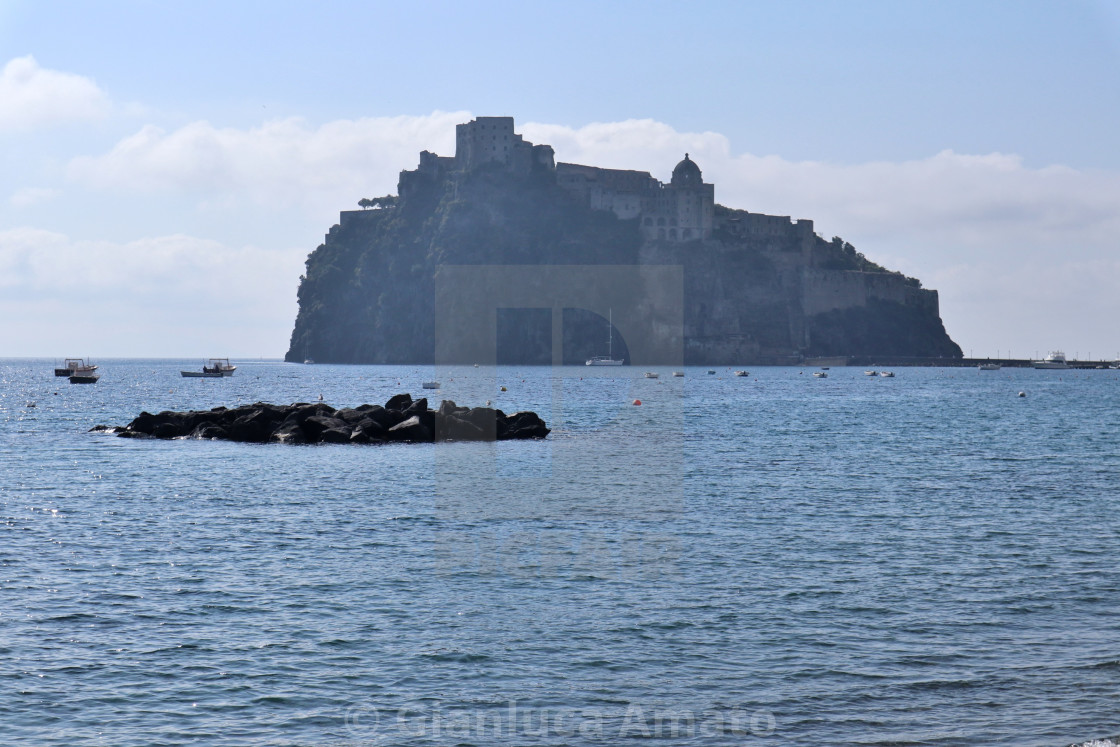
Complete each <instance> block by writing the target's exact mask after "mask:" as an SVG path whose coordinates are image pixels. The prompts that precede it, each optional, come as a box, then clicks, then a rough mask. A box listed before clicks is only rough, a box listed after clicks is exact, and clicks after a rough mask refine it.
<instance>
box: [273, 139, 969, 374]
mask: <svg viewBox="0 0 1120 747" xmlns="http://www.w3.org/2000/svg"><path fill="white" fill-rule="evenodd" d="M472 124H473V123H472ZM510 127H511V129H512V124H511V125H510ZM516 137H518V139H519V136H516ZM528 145H530V146H531V144H528ZM545 147H547V146H545ZM539 148H541V146H535V149H539ZM534 152H537V151H536V150H534ZM546 155H547V156H548V158H539V159H537V160H532V161H523V162H521V163H520V164H519V167H518V168H511V167H510V166H509V165H508V164H507V163H503V162H501V161H500V160H494V161H490V162H482V163H477V162H473V163H472V164H471V166H470V168H469V169H468V168H459V167H457V164H456V161H455V159H453V158H439V157H435V156H432V154H427V153H425V154H422V158H421V168H420V169H417V170H416V171H408V172H404V173H402V175H401V182H400V185H399V191H400V197H399V199H394V198H378V199H376V200H366V201H364V204H367V205H368V204H375V205H379V206H380V207H378V208H377V209H371V210H356V211H347V212H343V213H342V214H341V218H340V221H339V223H338V224H337V225H335V226H333V227H332V228H331V230H330V232H329V233H328V234H327V236H326V240H325V242H324V243H323V244H322V245H320V246H319V247H318V248H317V249H316V250H315V251H314V252H312V253H311V255H310V256H309V257H308V259H307V272H306V275H305V276H304V277H303V278H301V283H300V288H299V315H298V317H297V319H296V323H295V329H294V331H293V332H292V338H291V346H290V348H289V350H288V353H287V355H286V357H285V358H286V360H289V361H303V360H305V359H312V360H315V361H316V362H338V363H416V364H421V363H433V362H446V363H453V362H464V363H465V362H480V361H478V360H474V361H471V360H461V361H456V360H446V359H441V360H438V361H437V358H439V356H438V355H437V352H436V351H437V336H438V334H439V333H438V332H437V328H440V324H439V323H437V316H439V315H440V314H443V315H444V316H447V315H448V313H451V312H448V311H447V310H448V309H456V308H457V307H456V306H455V304H454V303H453V302H450V301H448V300H447V299H446V298H445V296H446V295H447V294H448V293H452V294H454V293H456V292H459V291H460V290H462V289H458V288H456V287H455V286H454V284H452V285H449V284H448V283H446V282H444V283H441V282H440V278H441V273H446V272H447V268H462V267H463V266H467V267H475V268H478V269H480V270H482V271H483V275H484V276H487V277H492V278H493V282H494V288H492V289H490V288H488V289H486V290H485V293H491V294H496V295H502V294H503V292H504V291H503V286H502V283H503V282H505V283H507V284H508V283H509V282H513V281H506V280H503V279H502V278H503V277H512V276H508V275H505V274H504V273H506V272H507V271H508V270H509V268H510V267H535V268H539V269H540V270H541V273H540V276H541V277H545V278H547V277H549V276H550V274H555V275H556V276H560V275H565V273H563V272H559V271H556V272H553V271H552V270H550V269H549V268H551V267H557V266H560V267H568V268H576V267H578V268H580V269H581V271H583V272H584V275H583V277H594V275H595V268H596V267H601V268H604V269H606V268H612V269H618V268H620V267H631V268H662V267H665V266H670V267H679V268H681V274H680V277H681V278H682V280H681V282H680V285H681V287H680V288H679V289H678V290H679V295H680V301H679V304H677V305H675V306H673V305H672V304H670V306H673V308H671V309H669V310H668V311H666V309H664V308H662V309H661V312H660V313H662V314H663V315H665V314H667V315H668V316H670V317H671V316H673V315H675V316H676V317H677V318H676V319H675V320H673V319H669V320H668V321H667V322H665V323H662V322H661V321H657V322H656V323H654V324H651V325H649V327H648V332H643V335H646V334H649V335H654V336H656V335H660V334H664V335H666V336H670V337H671V336H675V338H674V340H675V343H674V344H675V347H674V345H670V346H668V348H665V347H662V348H657V349H658V350H666V349H669V350H674V349H675V350H678V351H679V353H677V354H674V353H668V354H666V353H663V352H659V353H652V354H650V355H651V356H652V357H655V358H666V356H667V358H668V359H664V360H649V359H645V360H640V361H638V360H634V361H632V362H635V363H639V362H640V363H648V364H655V363H666V364H670V363H677V362H684V363H690V364H709V365H715V364H739V363H742V364H748V363H755V364H761V363H779V364H780V363H796V362H798V361H800V360H802V359H803V358H805V357H812V356H848V355H882V356H891V357H898V356H928V357H947V358H954V357H960V356H961V350H960V348H959V347H958V346H957V345H956V343H954V342H953V341H952V340H951V339H950V338H949V336H948V334H947V333H946V331H945V329H944V326H943V325H942V323H941V320H940V318H939V312H938V301H937V292H936V291H933V290H927V289H923V288H921V285H920V283H919V282H918V281H917V280H915V279H913V278H907V277H904V276H903V275H901V274H899V273H895V272H890V271H888V270H886V269H884V268H882V267H880V266H878V265H876V264H874V263H873V262H871V261H869V260H867V259H866V258H864V257H863V255H861V254H860V253H859V252H857V251H856V250H855V249H854V248H853V247H852V246H851V245H850V244H847V243H845V242H843V241H842V240H840V239H833V240H832V241H827V240H825V239H823V238H821V237H819V236H817V235H816V234H815V233H814V232H813V230H812V224H811V222H810V221H804V220H802V221H796V222H794V221H791V220H790V219H789V218H785V217H777V216H767V215H760V214H756V213H749V212H747V211H743V210H732V209H729V208H725V207H722V206H719V205H714V207H712V206H709V207H708V210H709V214H708V215H706V216H703V218H704V220H705V221H707V222H706V223H702V222H700V221H699V220H698V221H696V222H695V223H694V224H693V225H696V226H702V227H703V230H701V229H700V228H698V229H696V232H695V235H694V237H692V238H688V239H684V236H688V235H691V234H692V231H691V230H689V231H687V232H686V231H685V230H684V229H682V230H681V234H680V235H677V232H676V231H675V230H672V229H670V230H671V231H672V235H677V238H676V239H675V240H673V239H670V238H668V237H667V235H666V232H665V229H660V236H659V235H658V233H657V231H658V230H659V229H657V227H656V224H655V222H654V220H653V218H652V217H651V216H653V215H660V213H656V212H654V211H655V210H656V207H657V205H658V204H659V203H657V202H655V201H656V200H662V201H664V197H663V196H662V193H659V192H656V191H651V190H656V189H657V188H658V187H667V186H668V185H660V183H659V182H656V180H653V179H652V178H651V177H650V178H649V182H650V183H652V185H653V186H652V187H650V186H649V185H647V184H646V183H642V184H641V185H640V189H641V190H644V191H635V190H636V189H638V188H633V189H631V188H630V187H625V185H624V188H619V189H615V188H614V187H613V186H611V185H612V184H614V183H617V182H619V178H615V182H611V183H607V179H606V178H605V177H604V178H600V180H599V182H596V183H595V184H593V185H592V187H590V188H588V187H586V185H585V186H584V187H582V188H578V189H573V188H572V186H571V184H570V183H568V184H566V183H564V180H563V179H562V178H559V179H558V177H557V168H556V166H554V165H553V164H552V163H551V149H549V152H548V153H547V154H546ZM475 160H476V161H477V158H476V159H475ZM687 161H688V159H687V158H686V161H683V162H682V164H686V162H687ZM689 163H690V162H689ZM561 166H565V165H564V164H561ZM579 168H585V169H587V172H588V173H591V172H593V171H594V170H593V169H591V167H579ZM679 168H680V166H678V169H679ZM581 173H582V172H581ZM603 173H605V174H607V175H608V177H609V176H610V175H611V174H623V175H628V174H644V172H606V171H604V172H603ZM699 174H700V172H699V169H695V177H694V179H695V181H696V183H699ZM592 176H593V177H594V176H595V175H594V174H592ZM645 177H648V175H645ZM676 178H677V174H676V172H674V180H676ZM569 181H570V180H569ZM631 181H633V180H631ZM604 184H607V187H610V189H615V191H613V192H612V191H610V189H608V188H607V187H604V186H603V185H604ZM703 186H704V187H706V188H708V189H709V194H710V189H711V185H703ZM626 189H630V191H625V190H626ZM633 195H637V196H636V197H635V198H634V201H633V202H632V203H627V202H626V201H625V198H628V196H633ZM639 198H640V200H639ZM605 203H606V206H605V207H604V204H605ZM660 204H663V202H662V203H660ZM696 204H697V205H699V206H700V209H703V207H704V206H703V204H702V203H700V202H697V203H696ZM691 205H692V203H687V204H686V208H682V210H685V209H687V210H691V209H692V208H691ZM620 206H621V207H620ZM651 206H652V207H651ZM675 214H676V213H674V215H675ZM681 215H682V216H683V217H682V222H681V225H688V223H687V219H688V217H689V215H690V213H688V212H682V213H681ZM661 222H662V223H664V220H661ZM671 225H677V222H676V220H675V219H673V220H672V223H671ZM661 236H666V238H661ZM486 268H489V269H486ZM588 271H590V273H591V275H587V274H586V273H587V272H588ZM472 277H478V275H477V274H476V275H474V276H472ZM517 277H521V276H520V275H518V276H517ZM604 277H605V275H604ZM518 282H520V281H518ZM592 284H593V283H592ZM635 284H636V285H637V286H641V287H635V288H631V289H629V290H631V291H632V297H633V298H635V299H636V300H635V301H634V303H632V304H626V305H628V306H630V307H631V308H630V309H627V308H620V304H619V303H618V302H617V299H618V298H619V296H618V294H617V290H618V288H617V284H616V287H614V288H610V289H606V290H604V293H605V294H606V293H607V291H608V290H609V291H610V292H611V293H614V296H613V297H614V298H615V300H616V301H615V302H614V303H608V302H606V301H604V302H603V303H588V302H586V299H587V298H588V296H587V292H588V289H587V287H586V286H587V283H586V282H581V283H580V285H581V289H580V290H581V292H582V293H583V295H580V294H579V293H577V294H575V295H572V296H571V297H572V298H573V299H576V298H577V297H578V298H582V299H584V300H583V301H578V302H573V303H570V304H568V303H565V302H564V300H563V298H562V297H559V298H560V300H557V297H552V298H551V300H547V301H542V302H541V303H540V304H537V303H535V302H533V301H532V300H531V299H532V298H533V292H532V289H529V290H528V292H527V293H526V292H523V293H522V294H521V295H520V296H511V298H513V297H517V298H521V299H524V298H526V297H528V298H529V299H530V301H529V302H526V301H524V300H521V301H515V302H510V303H505V302H503V301H501V300H500V299H499V300H498V301H496V302H495V304H494V307H495V308H494V310H493V314H492V315H491V316H485V315H482V316H480V317H479V318H477V319H475V318H458V319H455V320H453V321H454V323H456V324H458V325H460V326H459V329H463V328H465V327H470V326H472V325H477V326H479V327H482V328H485V329H486V330H491V331H489V332H485V334H490V335H491V336H492V337H495V338H496V346H495V348H494V350H496V358H495V362H498V363H550V362H556V361H558V360H562V361H563V362H564V363H567V364H573V363H582V362H583V361H584V360H585V359H587V358H588V357H590V356H592V355H602V354H605V353H606V352H607V351H606V349H605V348H606V344H607V334H606V332H607V320H606V318H605V317H606V316H607V315H606V314H605V313H603V312H604V311H605V310H606V308H605V307H608V306H610V307H611V308H612V309H613V314H614V319H615V322H616V325H615V331H614V332H613V334H612V340H613V344H614V349H613V352H614V355H615V357H616V358H617V357H620V356H621V357H624V358H627V359H628V360H629V359H630V358H631V357H632V356H631V355H630V348H631V347H633V345H634V343H635V340H634V339H633V336H634V335H633V332H632V331H631V340H629V341H628V340H627V339H626V338H627V335H626V334H625V332H626V329H627V328H626V327H625V325H621V324H618V321H619V319H620V318H625V317H626V315H627V314H628V313H629V314H630V316H631V318H637V317H642V318H647V319H648V318H650V317H651V315H652V313H653V312H651V311H649V309H651V308H653V306H656V303H657V300H658V299H657V296H658V294H661V293H663V289H662V288H660V287H659V286H658V285H657V284H656V282H651V283H646V281H644V280H641V279H639V280H637V281H635ZM467 290H469V289H467ZM475 290H476V291H477V289H475ZM520 290H522V291H525V290H526V289H520ZM544 294H545V293H544V291H543V290H542V291H541V297H542V298H543V296H544ZM553 295H554V296H555V293H554V294H553ZM604 297H605V296H604ZM441 309H443V311H441ZM556 311H559V312H560V314H559V319H556V318H554V316H556V314H555V312H556ZM455 313H459V314H460V316H462V315H463V314H464V313H465V312H462V311H459V312H455ZM443 321H444V322H446V321H447V320H446V319H445V320H443ZM442 328H443V329H455V327H454V325H452V326H450V327H448V326H444V327H442ZM629 329H630V330H633V329H635V326H634V325H633V324H631V325H630V326H629ZM643 329H646V328H643ZM557 335H559V337H560V338H561V339H559V340H558V341H557V343H558V344H556V345H554V344H553V342H554V337H555V336H557ZM642 342H643V343H644V342H646V340H642ZM676 343H679V344H676ZM464 355H465V354H464ZM647 357H648V356H647ZM672 358H677V359H678V360H671V359H672ZM481 362H488V361H485V360H484V361H481Z"/></svg>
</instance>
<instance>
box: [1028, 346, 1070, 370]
mask: <svg viewBox="0 0 1120 747" xmlns="http://www.w3.org/2000/svg"><path fill="white" fill-rule="evenodd" d="M1031 367H1032V368H1069V364H1068V363H1066V354H1065V353H1063V352H1062V351H1061V350H1055V351H1054V352H1053V353H1051V354H1050V355H1048V356H1046V359H1045V360H1041V361H1031Z"/></svg>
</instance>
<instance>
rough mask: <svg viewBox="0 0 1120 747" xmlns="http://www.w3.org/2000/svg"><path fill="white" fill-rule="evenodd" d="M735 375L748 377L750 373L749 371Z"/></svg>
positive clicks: (737, 372)
mask: <svg viewBox="0 0 1120 747" xmlns="http://www.w3.org/2000/svg"><path fill="white" fill-rule="evenodd" d="M735 375H736V376H750V375H751V372H750V371H736V372H735Z"/></svg>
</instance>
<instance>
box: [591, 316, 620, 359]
mask: <svg viewBox="0 0 1120 747" xmlns="http://www.w3.org/2000/svg"><path fill="white" fill-rule="evenodd" d="M611 312H612V309H608V310H607V334H608V337H607V354H606V355H596V356H594V357H592V358H588V359H587V362H586V363H585V364H584V365H585V366H621V365H622V363H623V361H616V360H615V359H614V356H613V353H614V348H613V345H614V324H613V323H612V321H611Z"/></svg>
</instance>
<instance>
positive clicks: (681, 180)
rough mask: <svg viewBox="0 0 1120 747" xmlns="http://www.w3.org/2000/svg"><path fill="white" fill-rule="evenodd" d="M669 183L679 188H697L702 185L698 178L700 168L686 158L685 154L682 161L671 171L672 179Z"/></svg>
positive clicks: (700, 178) (702, 181) (699, 177)
mask: <svg viewBox="0 0 1120 747" xmlns="http://www.w3.org/2000/svg"><path fill="white" fill-rule="evenodd" d="M670 183H671V184H673V185H674V186H679V187H699V186H700V185H701V184H703V183H704V180H703V178H702V177H701V176H700V167H699V166H697V165H696V162H695V161H693V160H692V159H690V158H689V157H688V154H687V153H685V154H684V160H683V161H681V162H680V163H678V164H677V166H676V168H674V169H673V179H672V181H671V182H670Z"/></svg>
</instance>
